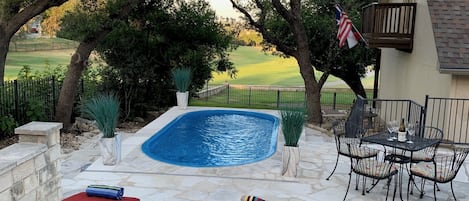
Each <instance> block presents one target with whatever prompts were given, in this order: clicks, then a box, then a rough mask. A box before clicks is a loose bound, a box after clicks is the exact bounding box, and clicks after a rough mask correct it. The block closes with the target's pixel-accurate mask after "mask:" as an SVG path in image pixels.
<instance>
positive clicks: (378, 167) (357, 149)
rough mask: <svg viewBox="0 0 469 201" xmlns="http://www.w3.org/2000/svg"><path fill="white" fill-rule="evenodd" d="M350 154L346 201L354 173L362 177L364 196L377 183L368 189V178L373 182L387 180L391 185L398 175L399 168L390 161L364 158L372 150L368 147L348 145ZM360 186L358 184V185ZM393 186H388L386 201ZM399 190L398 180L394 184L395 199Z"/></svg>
mask: <svg viewBox="0 0 469 201" xmlns="http://www.w3.org/2000/svg"><path fill="white" fill-rule="evenodd" d="M347 147H348V149H349V153H350V166H351V168H350V174H349V182H348V185H347V191H346V192H345V196H344V200H345V198H347V194H348V191H349V189H350V183H351V180H352V172H353V173H355V174H357V175H359V176H362V178H363V181H362V195H365V191H366V192H369V191H370V190H371V188H373V187H374V186H375V185H376V184H377V182H376V183H373V185H372V186H371V188H370V189H366V178H371V179H373V180H377V181H380V180H383V179H387V180H388V184H390V183H391V180H392V177H393V176H394V175H396V174H397V172H398V170H397V167H396V166H395V165H394V164H393V163H392V162H389V161H382V160H378V159H377V158H375V157H366V158H364V157H362V156H363V155H366V153H368V152H369V151H370V149H371V148H369V147H366V146H360V145H359V144H347ZM357 185H358V183H357ZM390 186H391V185H387V191H386V200H387V199H388V195H389V188H390ZM396 189H397V179H395V184H394V193H393V199H394V197H395V195H396Z"/></svg>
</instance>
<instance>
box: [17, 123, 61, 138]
mask: <svg viewBox="0 0 469 201" xmlns="http://www.w3.org/2000/svg"><path fill="white" fill-rule="evenodd" d="M61 128H63V125H62V123H58V122H40V121H33V122H29V123H27V124H25V125H22V126H20V127H18V128H15V134H17V135H22V134H26V135H48V134H50V133H51V131H56V130H59V129H61Z"/></svg>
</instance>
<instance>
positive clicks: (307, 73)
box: [291, 1, 322, 125]
mask: <svg viewBox="0 0 469 201" xmlns="http://www.w3.org/2000/svg"><path fill="white" fill-rule="evenodd" d="M300 5H301V3H300V1H292V2H291V7H292V15H293V16H294V17H293V20H292V27H293V32H294V36H295V40H296V44H297V48H298V49H297V55H296V57H295V58H296V60H297V61H298V65H299V66H300V73H301V76H302V77H303V80H304V83H305V90H306V109H307V113H308V118H307V122H308V123H311V124H316V125H319V124H320V123H321V122H322V112H321V89H320V87H319V84H318V82H317V80H316V77H315V76H314V68H313V65H312V62H311V57H310V55H311V51H310V49H309V46H308V35H307V34H306V30H305V27H304V25H303V22H302V19H301V10H300Z"/></svg>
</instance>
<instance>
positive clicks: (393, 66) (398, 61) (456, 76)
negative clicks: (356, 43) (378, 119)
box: [362, 0, 469, 142]
mask: <svg viewBox="0 0 469 201" xmlns="http://www.w3.org/2000/svg"><path fill="white" fill-rule="evenodd" d="M467 10H469V1H467V0H452V1H446V0H413V1H409V0H407V1H405V0H392V1H390V0H388V1H379V2H377V3H374V4H371V5H368V6H366V7H364V8H363V15H362V20H363V21H362V24H363V27H362V32H363V36H364V37H365V38H366V39H367V40H368V41H369V46H370V47H373V48H379V49H380V50H381V57H380V65H379V91H378V97H379V98H382V99H387V98H398V99H412V100H414V101H416V102H417V103H419V104H421V105H425V104H426V102H428V99H426V95H429V96H431V97H442V98H465V99H469V14H468V12H467ZM445 101H446V99H445ZM427 104H428V103H427ZM445 104H446V102H445ZM438 107H439V108H438V109H439V110H441V111H444V112H445V114H444V115H442V116H443V118H440V119H438V120H435V119H429V118H428V117H427V120H426V121H427V124H433V123H435V124H438V127H440V128H442V129H443V130H444V131H446V135H458V136H462V137H458V140H456V141H463V142H469V137H468V135H469V129H468V128H467V127H468V125H469V124H468V122H469V120H468V115H469V114H468V113H469V101H465V100H463V101H462V102H461V103H459V102H458V103H457V104H451V106H448V105H444V106H442V105H441V104H440V105H439V106H438ZM430 112H431V111H429V110H427V116H428V115H429V113H430ZM456 112H457V113H458V114H456ZM441 122H443V123H441ZM444 122H449V123H450V124H451V125H448V124H446V123H444ZM455 122H456V123H455ZM440 123H441V124H440ZM459 138H461V139H459Z"/></svg>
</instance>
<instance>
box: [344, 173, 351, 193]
mask: <svg viewBox="0 0 469 201" xmlns="http://www.w3.org/2000/svg"><path fill="white" fill-rule="evenodd" d="M351 181H352V169H350V173H349V177H348V185H347V191H345V196H344V201H345V198H347V194H348V190H349V189H350V182H351Z"/></svg>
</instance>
